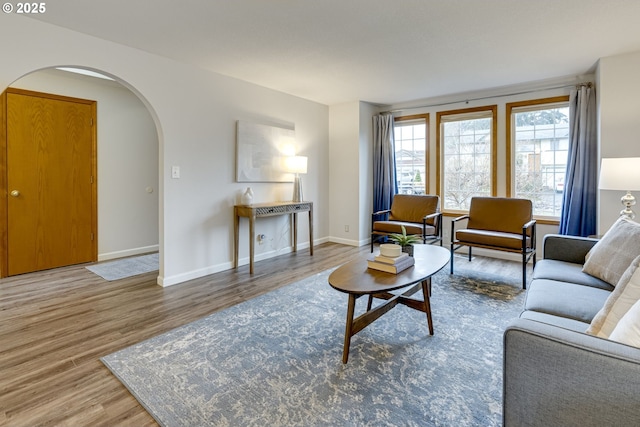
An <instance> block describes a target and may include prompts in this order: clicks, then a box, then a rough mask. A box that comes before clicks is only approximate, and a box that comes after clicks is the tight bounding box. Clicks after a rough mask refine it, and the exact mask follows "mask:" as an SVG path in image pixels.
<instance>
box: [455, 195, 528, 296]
mask: <svg viewBox="0 0 640 427" xmlns="http://www.w3.org/2000/svg"><path fill="white" fill-rule="evenodd" d="M532 218H533V208H532V204H531V200H527V199H515V198H507V197H474V198H472V199H471V204H470V206H469V214H468V215H462V216H460V217H458V218H455V219H454V220H453V221H452V222H451V262H450V263H449V264H450V266H451V267H450V268H451V274H453V258H454V257H453V255H454V252H455V251H456V250H457V249H459V248H460V247H462V246H468V247H469V261H471V249H472V248H473V247H476V248H485V249H493V250H498V251H505V252H515V253H519V254H522V289H526V288H527V263H528V262H529V259H531V258H533V265H534V267H535V265H536V221H535V220H534V219H532ZM465 219H466V220H468V222H467V228H465V229H460V230H456V224H458V223H459V222H460V221H462V220H465Z"/></svg>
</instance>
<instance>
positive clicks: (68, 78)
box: [11, 69, 158, 260]
mask: <svg viewBox="0 0 640 427" xmlns="http://www.w3.org/2000/svg"><path fill="white" fill-rule="evenodd" d="M11 87H14V88H20V89H28V90H34V91H39V92H45V93H53V94H57V95H64V96H72V97H76V98H83V99H90V100H93V101H97V121H98V123H97V129H98V259H99V260H105V259H112V258H118V257H122V256H129V255H134V254H140V253H145V252H150V251H156V250H158V134H157V132H156V126H155V123H154V122H153V119H152V118H151V116H150V115H149V111H148V110H147V108H146V107H145V106H144V104H143V103H142V102H141V101H140V100H139V99H138V97H136V96H135V95H134V94H133V93H132V92H131V91H130V90H128V89H127V88H125V87H124V86H122V85H121V84H119V83H117V82H113V81H109V80H104V79H99V78H95V77H87V76H80V75H77V74H72V73H69V72H64V71H58V70H55V69H50V70H42V71H37V72H35V73H32V74H29V75H27V76H25V77H23V78H21V79H19V80H17V81H16V82H14V83H13V84H12V85H11ZM148 190H150V191H151V192H149V191H148Z"/></svg>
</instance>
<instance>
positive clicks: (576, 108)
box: [559, 84, 598, 236]
mask: <svg viewBox="0 0 640 427" xmlns="http://www.w3.org/2000/svg"><path fill="white" fill-rule="evenodd" d="M569 104H570V105H569V111H570V118H569V124H570V127H569V153H568V159H567V172H566V176H565V181H564V182H565V185H564V195H563V197H562V211H561V216H560V230H559V232H560V234H565V235H573V236H589V235H592V234H595V233H596V229H597V224H596V214H597V192H598V175H597V170H598V147H597V128H596V127H597V122H596V93H595V88H593V87H592V85H591V84H587V85H580V86H579V87H577V88H576V89H575V90H572V91H571V95H570V98H569Z"/></svg>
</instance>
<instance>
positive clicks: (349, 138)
mask: <svg viewBox="0 0 640 427" xmlns="http://www.w3.org/2000/svg"><path fill="white" fill-rule="evenodd" d="M329 141H330V142H329V175H328V179H329V188H330V189H331V195H330V206H331V215H330V218H329V234H330V236H331V241H333V242H337V243H342V244H347V245H352V246H360V236H359V230H360V222H361V221H362V218H361V213H360V180H361V178H362V177H364V176H365V173H366V172H363V171H361V170H360V146H359V144H360V103H359V102H351V103H347V104H340V105H332V106H331V108H330V109H329ZM347 230H348V231H347Z"/></svg>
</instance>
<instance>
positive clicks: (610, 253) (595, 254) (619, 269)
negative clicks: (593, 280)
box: [582, 218, 640, 286]
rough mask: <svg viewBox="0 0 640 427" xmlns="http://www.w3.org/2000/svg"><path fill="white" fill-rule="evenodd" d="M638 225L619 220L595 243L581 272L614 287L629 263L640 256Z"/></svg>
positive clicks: (639, 226) (639, 229)
mask: <svg viewBox="0 0 640 427" xmlns="http://www.w3.org/2000/svg"><path fill="white" fill-rule="evenodd" d="M638 242H640V224H638V223H637V222H633V221H631V220H629V219H627V218H619V219H618V220H617V221H616V222H615V223H614V224H613V225H612V226H611V228H610V229H609V230H608V231H607V232H606V233H605V234H604V236H602V239H600V240H599V241H598V243H596V244H595V245H594V246H593V248H592V249H591V251H590V254H589V257H588V258H587V259H586V261H585V263H584V266H583V267H582V271H584V272H585V273H587V274H590V275H592V276H594V277H597V278H598V279H601V280H604V281H605V282H607V283H609V284H611V285H613V286H616V284H617V283H618V281H620V278H621V277H622V274H623V273H624V271H625V270H626V269H627V267H628V266H629V264H631V261H632V260H633V259H634V258H635V257H637V256H638V255H640V243H638Z"/></svg>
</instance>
